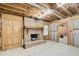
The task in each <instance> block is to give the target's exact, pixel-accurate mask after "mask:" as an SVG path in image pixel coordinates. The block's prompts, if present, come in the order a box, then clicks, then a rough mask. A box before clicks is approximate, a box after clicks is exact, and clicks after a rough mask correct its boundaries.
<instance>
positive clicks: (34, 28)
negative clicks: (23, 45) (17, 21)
mask: <svg viewBox="0 0 79 59" xmlns="http://www.w3.org/2000/svg"><path fill="white" fill-rule="evenodd" d="M24 28H25V29H43V27H42V26H40V27H32V26H31V27H26V26H24Z"/></svg>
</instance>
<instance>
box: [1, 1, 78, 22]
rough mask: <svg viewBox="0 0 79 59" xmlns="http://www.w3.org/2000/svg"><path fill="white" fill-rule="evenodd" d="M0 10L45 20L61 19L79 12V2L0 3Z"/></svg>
mask: <svg viewBox="0 0 79 59" xmlns="http://www.w3.org/2000/svg"><path fill="white" fill-rule="evenodd" d="M0 12H4V13H11V14H16V15H19V16H28V17H31V18H35V17H36V18H38V19H42V20H45V21H54V20H60V19H63V18H66V17H71V16H73V15H77V14H79V4H78V3H65V4H62V3H59V4H58V3H0Z"/></svg>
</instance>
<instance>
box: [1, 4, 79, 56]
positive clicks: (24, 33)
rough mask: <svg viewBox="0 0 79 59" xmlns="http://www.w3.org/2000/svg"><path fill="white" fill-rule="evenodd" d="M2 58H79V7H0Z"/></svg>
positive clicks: (2, 5)
mask: <svg viewBox="0 0 79 59" xmlns="http://www.w3.org/2000/svg"><path fill="white" fill-rule="evenodd" d="M0 56H79V3H0Z"/></svg>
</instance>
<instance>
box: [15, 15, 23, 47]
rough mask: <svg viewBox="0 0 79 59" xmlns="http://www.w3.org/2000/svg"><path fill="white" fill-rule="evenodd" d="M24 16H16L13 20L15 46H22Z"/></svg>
mask: <svg viewBox="0 0 79 59" xmlns="http://www.w3.org/2000/svg"><path fill="white" fill-rule="evenodd" d="M22 24H23V23H22V17H16V16H15V17H14V20H13V47H17V46H21V43H22V31H23V30H22V28H23V25H22Z"/></svg>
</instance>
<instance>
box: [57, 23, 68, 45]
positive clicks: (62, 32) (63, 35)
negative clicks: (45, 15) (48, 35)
mask: <svg viewBox="0 0 79 59" xmlns="http://www.w3.org/2000/svg"><path fill="white" fill-rule="evenodd" d="M57 35H58V40H59V42H60V43H64V44H67V39H68V26H67V23H61V24H59V25H58V32H57Z"/></svg>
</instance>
